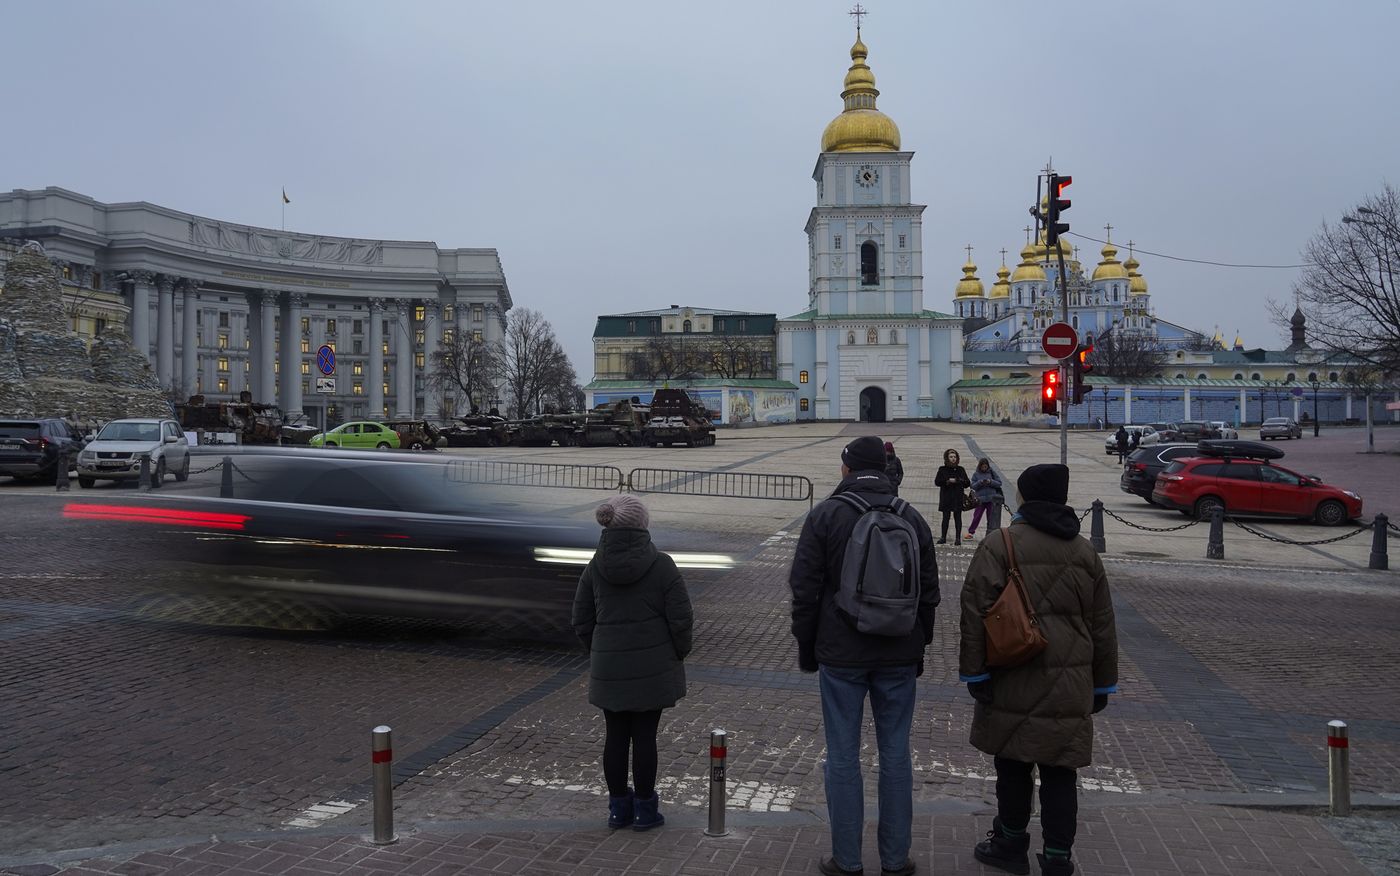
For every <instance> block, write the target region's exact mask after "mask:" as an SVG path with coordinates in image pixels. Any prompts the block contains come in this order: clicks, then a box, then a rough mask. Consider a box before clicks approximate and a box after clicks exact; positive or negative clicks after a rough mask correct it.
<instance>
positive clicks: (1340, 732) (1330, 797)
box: [1327, 721, 1351, 817]
mask: <svg viewBox="0 0 1400 876" xmlns="http://www.w3.org/2000/svg"><path fill="white" fill-rule="evenodd" d="M1349 753H1350V748H1349V741H1348V739H1347V724H1346V722H1345V721H1328V722H1327V803H1328V809H1329V810H1330V811H1331V814H1332V815H1335V816H1338V817H1344V816H1347V815H1350V814H1351V771H1350V770H1351V764H1350V763H1349Z"/></svg>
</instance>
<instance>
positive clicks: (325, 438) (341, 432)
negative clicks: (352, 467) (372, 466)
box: [307, 421, 400, 450]
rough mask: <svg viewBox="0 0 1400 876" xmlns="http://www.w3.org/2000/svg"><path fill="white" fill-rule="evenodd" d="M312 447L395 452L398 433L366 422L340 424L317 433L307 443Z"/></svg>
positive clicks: (397, 443) (398, 443) (377, 424)
mask: <svg viewBox="0 0 1400 876" xmlns="http://www.w3.org/2000/svg"><path fill="white" fill-rule="evenodd" d="M307 443H308V444H309V445H311V446H312V447H350V448H356V447H367V448H370V449H375V450H395V449H397V448H398V447H399V446H400V441H399V433H397V432H395V431H394V430H393V429H390V428H389V427H388V426H384V425H381V424H379V423H370V422H367V421H356V422H353V423H341V424H340V425H339V426H336V427H335V428H334V429H332V430H330V431H329V432H319V433H317V434H315V435H312V436H311V440H310V441H308V442H307Z"/></svg>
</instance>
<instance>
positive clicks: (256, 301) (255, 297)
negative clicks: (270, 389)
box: [243, 289, 265, 401]
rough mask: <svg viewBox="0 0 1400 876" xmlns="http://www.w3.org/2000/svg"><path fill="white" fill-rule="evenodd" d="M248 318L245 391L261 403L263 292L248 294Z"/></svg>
mask: <svg viewBox="0 0 1400 876" xmlns="http://www.w3.org/2000/svg"><path fill="white" fill-rule="evenodd" d="M247 299H248V318H247V320H246V321H245V323H244V324H245V325H246V326H247V330H248V358H247V367H245V368H244V369H243V391H246V392H250V393H252V395H253V400H254V401H261V399H262V395H263V393H264V392H265V390H264V388H263V387H262V386H261V385H260V384H259V381H261V380H262V369H260V368H259V367H258V361H259V360H258V355H259V352H260V351H261V350H262V347H263V334H262V310H263V304H262V302H263V299H262V290H259V289H254V290H251V291H249V292H248V293H247Z"/></svg>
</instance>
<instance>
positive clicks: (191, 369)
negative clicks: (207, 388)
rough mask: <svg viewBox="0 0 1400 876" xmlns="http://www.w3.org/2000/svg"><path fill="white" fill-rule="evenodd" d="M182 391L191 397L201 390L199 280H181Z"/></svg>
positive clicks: (182, 393) (185, 395)
mask: <svg viewBox="0 0 1400 876" xmlns="http://www.w3.org/2000/svg"><path fill="white" fill-rule="evenodd" d="M180 298H181V303H180V306H181V308H182V310H181V313H180V315H181V329H180V392H181V395H183V396H184V397H185V398H189V397H190V396H192V395H194V394H195V393H196V392H198V391H199V281H198V280H181V281H180Z"/></svg>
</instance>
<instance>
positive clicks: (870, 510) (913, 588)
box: [832, 493, 919, 636]
mask: <svg viewBox="0 0 1400 876" xmlns="http://www.w3.org/2000/svg"><path fill="white" fill-rule="evenodd" d="M832 498H834V499H839V500H841V501H842V502H845V503H846V504H847V505H850V506H851V507H852V508H855V509H856V510H857V511H858V512H860V517H859V518H857V520H856V525H855V528H854V529H853V530H851V538H850V540H849V541H847V542H846V558H845V561H844V562H843V563H842V564H841V580H840V581H839V582H838V583H837V585H836V609H837V611H838V612H840V613H841V614H842V615H843V616H844V617H845V618H846V619H847V620H848V621H849V622H850V623H851V625H852V626H854V627H855V628H856V630H857V631H858V632H862V633H869V634H870V635H872V636H907V635H909V633H910V632H912V631H913V629H914V623H915V621H917V620H918V619H919V534H918V531H917V530H915V529H914V526H913V524H911V523H910V522H909V521H908V520H905V519H904V516H903V515H904V509H905V508H907V507H909V503H908V502H906V501H904V500H903V499H899V498H895V497H891V501H890V502H889V504H887V505H880V506H873V505H871V504H870V503H869V502H867V501H866V500H865V499H864V498H862V497H860V496H858V495H856V494H854V493H838V494H837V495H835V496H833V497H832Z"/></svg>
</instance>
